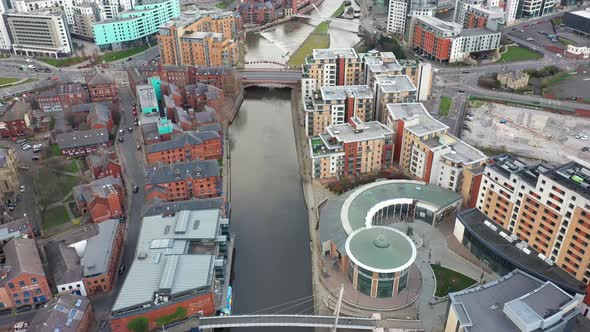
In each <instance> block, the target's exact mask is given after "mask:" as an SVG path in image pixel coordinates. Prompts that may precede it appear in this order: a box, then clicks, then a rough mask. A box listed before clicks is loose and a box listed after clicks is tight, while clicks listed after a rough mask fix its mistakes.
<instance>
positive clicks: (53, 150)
mask: <svg viewBox="0 0 590 332" xmlns="http://www.w3.org/2000/svg"><path fill="white" fill-rule="evenodd" d="M59 156H61V150H60V149H59V145H57V144H51V145H49V156H47V157H48V158H52V157H59Z"/></svg>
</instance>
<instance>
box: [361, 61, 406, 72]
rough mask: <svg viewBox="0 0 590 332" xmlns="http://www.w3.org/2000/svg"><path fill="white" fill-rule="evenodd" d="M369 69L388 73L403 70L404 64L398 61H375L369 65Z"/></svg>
mask: <svg viewBox="0 0 590 332" xmlns="http://www.w3.org/2000/svg"><path fill="white" fill-rule="evenodd" d="M367 67H368V68H369V71H371V72H373V73H388V72H399V71H401V70H402V68H403V67H402V66H401V65H400V64H399V63H398V62H397V60H396V61H393V62H386V63H373V64H369V65H367Z"/></svg>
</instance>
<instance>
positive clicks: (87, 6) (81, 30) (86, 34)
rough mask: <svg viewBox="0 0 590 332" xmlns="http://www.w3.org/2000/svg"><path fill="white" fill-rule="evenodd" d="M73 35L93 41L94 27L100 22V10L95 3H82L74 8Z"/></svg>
mask: <svg viewBox="0 0 590 332" xmlns="http://www.w3.org/2000/svg"><path fill="white" fill-rule="evenodd" d="M73 13H74V15H73V16H74V24H73V25H72V33H73V34H76V35H78V36H79V37H81V38H84V39H92V38H93V37H94V34H93V32H92V25H93V24H94V23H96V22H99V21H100V9H99V7H98V5H97V4H95V3H86V2H85V3H81V4H79V5H77V6H74V7H73Z"/></svg>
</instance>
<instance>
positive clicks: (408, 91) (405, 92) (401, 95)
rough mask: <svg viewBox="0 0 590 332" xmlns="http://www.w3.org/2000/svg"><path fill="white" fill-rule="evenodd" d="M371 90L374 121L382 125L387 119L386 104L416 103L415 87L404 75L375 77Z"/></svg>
mask: <svg viewBox="0 0 590 332" xmlns="http://www.w3.org/2000/svg"><path fill="white" fill-rule="evenodd" d="M372 89H373V94H374V95H375V119H376V120H377V121H381V122H382V123H383V122H385V119H387V104H391V103H413V102H416V101H417V98H416V97H417V91H416V87H415V86H414V83H412V81H411V80H410V78H409V77H408V76H406V75H376V76H375V79H374V82H373V86H372Z"/></svg>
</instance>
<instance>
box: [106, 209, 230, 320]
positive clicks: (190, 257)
mask: <svg viewBox="0 0 590 332" xmlns="http://www.w3.org/2000/svg"><path fill="white" fill-rule="evenodd" d="M220 220H221V215H220V210H218V209H209V210H192V211H191V210H183V211H180V212H177V213H175V214H172V215H155V216H146V217H144V218H143V220H142V223H141V229H140V233H139V239H138V241H137V250H136V256H135V258H134V260H133V264H132V265H131V268H130V269H129V272H128V274H127V277H126V279H125V283H124V284H123V286H122V287H121V291H120V292H119V295H118V296H117V299H116V301H115V304H114V306H113V311H119V310H124V309H130V308H134V307H140V306H144V305H154V301H155V298H156V295H157V294H158V293H159V292H161V291H164V290H169V294H170V296H174V295H178V294H180V293H186V292H190V291H193V290H199V289H208V288H210V287H211V283H212V279H213V276H212V273H213V265H214V260H215V258H216V256H215V252H214V249H215V248H214V246H213V247H211V246H207V245H206V244H204V243H203V241H206V242H212V241H215V240H216V239H217V238H218V236H219V225H220ZM195 243H201V244H202V246H203V250H200V251H199V252H198V253H194V252H192V251H191V248H192V247H193V246H194V245H195ZM207 248H208V249H207ZM138 280H141V282H137V281H138Z"/></svg>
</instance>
